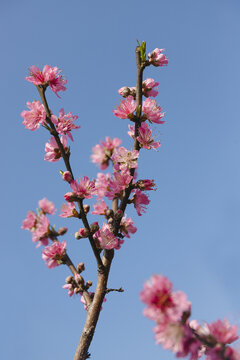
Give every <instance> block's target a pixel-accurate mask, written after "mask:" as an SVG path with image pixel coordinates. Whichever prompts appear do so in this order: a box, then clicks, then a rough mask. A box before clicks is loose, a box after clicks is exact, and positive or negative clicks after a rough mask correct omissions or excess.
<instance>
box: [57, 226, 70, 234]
mask: <svg viewBox="0 0 240 360" xmlns="http://www.w3.org/2000/svg"><path fill="white" fill-rule="evenodd" d="M67 231H68V228H67V227H61V228H59V229H58V235H60V236H62V235H64V234H66V232H67Z"/></svg>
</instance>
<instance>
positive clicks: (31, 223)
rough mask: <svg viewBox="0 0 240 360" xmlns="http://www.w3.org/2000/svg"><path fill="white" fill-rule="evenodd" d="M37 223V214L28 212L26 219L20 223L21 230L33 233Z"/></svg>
mask: <svg viewBox="0 0 240 360" xmlns="http://www.w3.org/2000/svg"><path fill="white" fill-rule="evenodd" d="M36 223H37V214H36V213H35V212H34V211H28V213H27V217H26V219H24V220H23V222H22V227H21V228H22V229H25V230H30V231H33V229H34V228H35V226H36Z"/></svg>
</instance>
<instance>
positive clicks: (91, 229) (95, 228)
mask: <svg viewBox="0 0 240 360" xmlns="http://www.w3.org/2000/svg"><path fill="white" fill-rule="evenodd" d="M98 230H99V225H98V222H97V221H95V222H94V223H92V224H91V226H90V231H91V233H92V234H94V233H95V232H96V231H98Z"/></svg>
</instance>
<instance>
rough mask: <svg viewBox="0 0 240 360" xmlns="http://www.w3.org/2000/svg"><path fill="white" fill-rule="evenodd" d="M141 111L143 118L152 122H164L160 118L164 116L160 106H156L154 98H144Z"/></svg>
mask: <svg viewBox="0 0 240 360" xmlns="http://www.w3.org/2000/svg"><path fill="white" fill-rule="evenodd" d="M142 112H143V119H148V120H149V121H150V122H154V123H156V124H164V122H165V121H162V120H160V119H161V118H162V117H163V116H164V113H162V108H161V107H160V106H157V103H156V100H151V99H146V100H144V101H143V106H142Z"/></svg>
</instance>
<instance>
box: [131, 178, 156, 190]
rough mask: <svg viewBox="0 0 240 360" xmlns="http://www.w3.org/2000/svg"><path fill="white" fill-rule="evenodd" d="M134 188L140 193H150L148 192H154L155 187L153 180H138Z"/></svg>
mask: <svg viewBox="0 0 240 360" xmlns="http://www.w3.org/2000/svg"><path fill="white" fill-rule="evenodd" d="M135 186H136V188H138V189H139V190H142V191H150V190H156V188H155V187H156V185H155V183H154V181H153V180H149V179H146V180H138V181H137V183H136V185H135Z"/></svg>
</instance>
